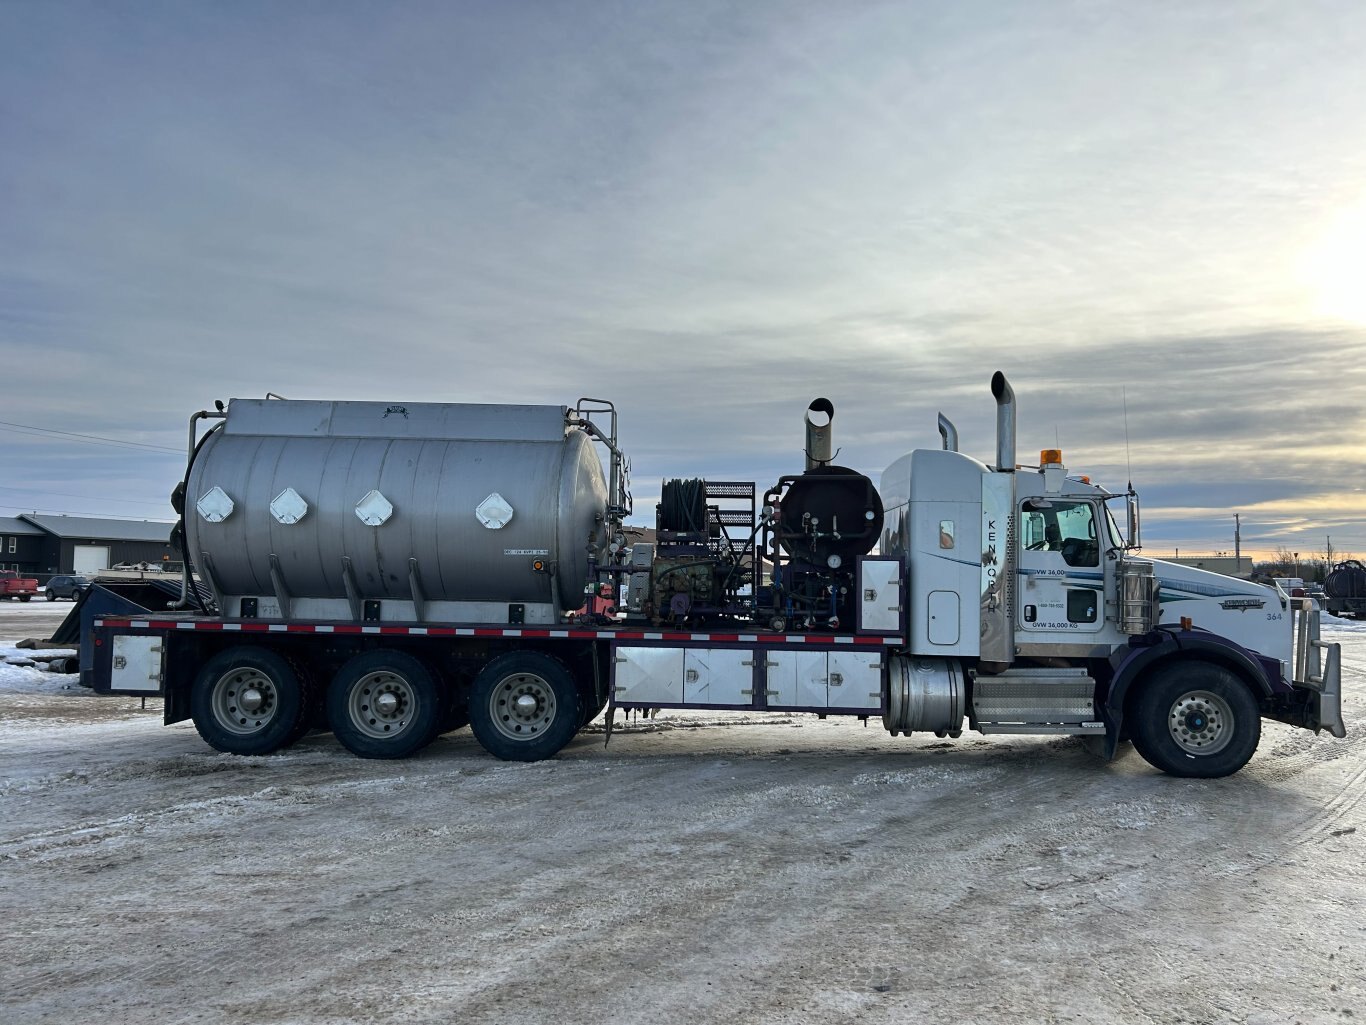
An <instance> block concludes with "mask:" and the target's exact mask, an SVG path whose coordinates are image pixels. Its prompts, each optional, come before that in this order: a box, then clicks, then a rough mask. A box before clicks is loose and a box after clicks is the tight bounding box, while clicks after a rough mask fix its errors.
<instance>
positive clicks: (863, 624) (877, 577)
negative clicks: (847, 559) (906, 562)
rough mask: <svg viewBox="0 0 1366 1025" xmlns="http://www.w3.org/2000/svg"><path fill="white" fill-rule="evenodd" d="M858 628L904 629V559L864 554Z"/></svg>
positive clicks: (866, 630)
mask: <svg viewBox="0 0 1366 1025" xmlns="http://www.w3.org/2000/svg"><path fill="white" fill-rule="evenodd" d="M858 594H859V604H858V630H859V632H860V633H879V634H894V633H899V632H900V631H901V560H900V559H891V558H887V557H886V556H865V557H864V558H862V559H860V560H859V564H858Z"/></svg>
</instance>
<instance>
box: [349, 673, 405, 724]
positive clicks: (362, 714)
mask: <svg viewBox="0 0 1366 1025" xmlns="http://www.w3.org/2000/svg"><path fill="white" fill-rule="evenodd" d="M346 707H347V712H348V713H349V714H350V716H351V722H352V723H354V724H355V726H356V729H357V730H359V731H360V732H361V733H363V734H365V736H367V737H373V738H375V739H377V740H382V739H384V738H385V737H395V736H398V735H399V734H401V733H403V732H404V731H406V730H407V729H408V728H409V727H410V726H412V724H413V716H414V715H415V714H416V713H417V707H418V700H417V692H416V691H415V690H414V689H413V685H412V684H411V683H409V682H408V680H407V678H406V677H404V676H400V675H399V674H398V673H395V672H393V671H392V670H389V669H381V670H378V671H376V672H373V673H366V674H365V675H364V676H362V677H361V678H360V679H359V680H357V681H356V682H355V683H354V684H352V685H351V693H350V695H349V697H348V699H347V703H346Z"/></svg>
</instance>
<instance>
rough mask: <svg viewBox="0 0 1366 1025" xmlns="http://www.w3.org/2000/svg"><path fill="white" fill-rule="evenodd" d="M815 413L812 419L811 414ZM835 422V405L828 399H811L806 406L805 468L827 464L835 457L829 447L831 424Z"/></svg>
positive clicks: (812, 468)
mask: <svg viewBox="0 0 1366 1025" xmlns="http://www.w3.org/2000/svg"><path fill="white" fill-rule="evenodd" d="M813 413H814V414H815V417H814V419H813V418H812V414H813ZM834 422H835V405H834V403H832V402H831V401H830V400H829V399H812V400H811V405H809V406H807V407H806V468H807V469H808V470H814V469H815V468H816V467H818V466H829V465H830V462H831V460H833V459H834V458H835V455H834V452H833V450H832V449H831V444H832V443H831V433H830V429H831V426H832V425H833V424H834Z"/></svg>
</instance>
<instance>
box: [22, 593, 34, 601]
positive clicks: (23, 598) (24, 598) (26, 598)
mask: <svg viewBox="0 0 1366 1025" xmlns="http://www.w3.org/2000/svg"><path fill="white" fill-rule="evenodd" d="M32 597H33V595H31V594H21V595H19V600H20V601H28V600H29V599H30V598H32Z"/></svg>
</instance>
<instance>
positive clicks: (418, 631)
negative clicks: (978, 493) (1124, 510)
mask: <svg viewBox="0 0 1366 1025" xmlns="http://www.w3.org/2000/svg"><path fill="white" fill-rule="evenodd" d="M95 626H97V627H100V628H109V629H123V630H206V631H210V632H219V633H222V632H233V633H287V634H342V635H350V634H361V635H367V634H377V635H379V636H381V637H498V638H505V637H525V638H530V639H547V640H549V639H561V638H563V639H567V640H579V641H673V642H692V643H699V644H701V643H712V644H824V645H830V644H841V645H844V644H849V645H861V646H872V647H892V646H894V645H897V644H901V643H903V641H902V639H901V638H900V637H856V636H852V635H849V634H840V635H832V634H753V633H743V634H742V633H681V632H677V631H668V630H575V629H562V630H556V629H550V628H548V627H496V626H387V625H383V624H379V623H375V624H370V623H364V624H362V623H278V622H271V621H269V620H264V619H242V620H232V621H228V620H222V619H124V618H121V617H120V618H100V619H97V620H95Z"/></svg>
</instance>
